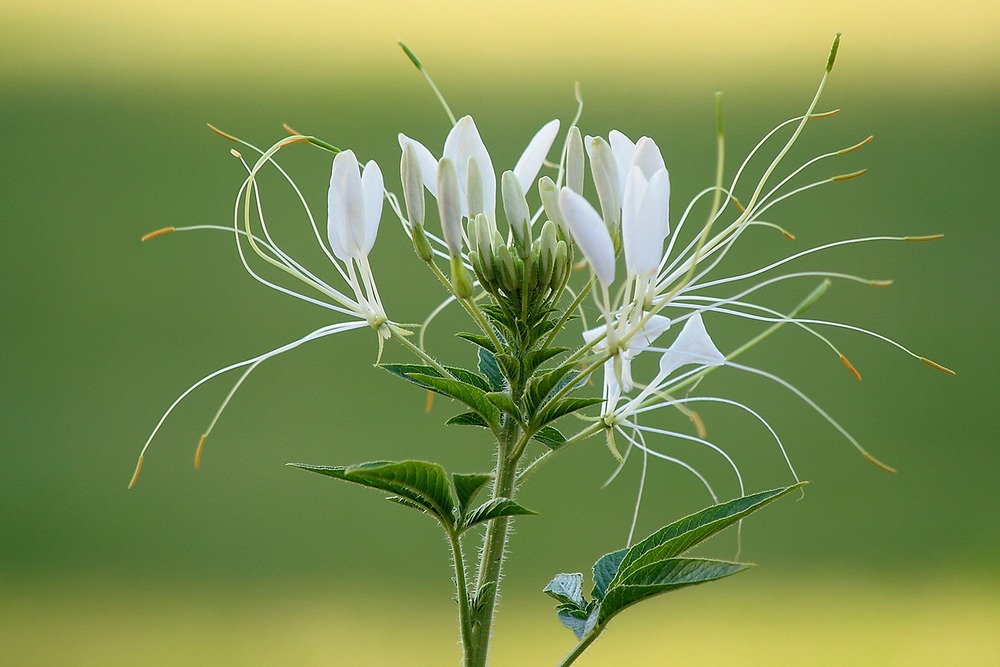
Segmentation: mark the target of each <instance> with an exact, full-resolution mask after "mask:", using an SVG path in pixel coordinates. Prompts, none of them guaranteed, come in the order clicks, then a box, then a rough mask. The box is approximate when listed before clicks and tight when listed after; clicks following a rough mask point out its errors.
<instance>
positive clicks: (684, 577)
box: [598, 558, 751, 624]
mask: <svg viewBox="0 0 1000 667" xmlns="http://www.w3.org/2000/svg"><path fill="white" fill-rule="evenodd" d="M748 567H751V566H750V565H749V564H747V563H728V562H726V561H719V560H706V559H702V558H668V559H666V560H661V561H656V562H654V563H649V564H647V565H644V566H643V567H640V568H637V569H633V570H632V571H631V572H630V573H629V575H628V576H627V577H625V578H624V579H622V580H621V581H619V582H615V583H613V584H612V586H611V588H610V589H608V592H607V595H606V596H605V597H604V599H603V600H601V604H600V613H599V615H598V622H599V623H601V624H604V623H607V622H608V621H609V620H610V619H611V617H612V616H614V615H615V614H618V613H619V612H621V611H622V610H623V609H625V608H627V607H630V606H631V605H633V604H635V603H637V602H641V601H642V600H647V599H649V598H651V597H653V596H655V595H660V594H662V593H667V592H669V591H673V590H677V589H678V588H684V587H686V586H693V585H695V584H702V583H705V582H708V581H715V580H716V579H722V578H723V577H728V576H730V575H732V574H736V573H737V572H741V571H743V570H745V569H747V568H748Z"/></svg>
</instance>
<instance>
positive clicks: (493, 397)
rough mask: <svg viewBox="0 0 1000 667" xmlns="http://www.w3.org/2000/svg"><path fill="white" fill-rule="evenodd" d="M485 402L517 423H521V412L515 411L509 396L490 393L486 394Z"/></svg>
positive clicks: (515, 407) (515, 408)
mask: <svg viewBox="0 0 1000 667" xmlns="http://www.w3.org/2000/svg"><path fill="white" fill-rule="evenodd" d="M486 400H487V401H489V402H490V403H492V404H493V405H495V406H497V407H498V408H500V411H501V412H504V413H506V414H508V415H510V416H511V417H513V418H514V419H515V420H516V421H517V422H519V423H520V422H521V411H520V410H518V409H517V406H516V405H515V404H514V401H513V399H511V397H510V395H509V394H505V393H500V392H495V391H491V392H489V393H488V394H486Z"/></svg>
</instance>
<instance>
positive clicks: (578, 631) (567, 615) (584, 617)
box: [556, 602, 600, 640]
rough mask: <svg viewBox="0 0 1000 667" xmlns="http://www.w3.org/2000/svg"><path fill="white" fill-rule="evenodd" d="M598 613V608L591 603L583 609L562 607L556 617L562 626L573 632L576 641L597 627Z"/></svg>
mask: <svg viewBox="0 0 1000 667" xmlns="http://www.w3.org/2000/svg"><path fill="white" fill-rule="evenodd" d="M599 613H600V608H599V607H598V606H597V605H595V604H594V603H593V602H591V603H590V605H589V606H588V607H587V608H585V609H579V608H575V607H563V608H561V609H559V611H557V612H556V617H557V618H558V619H559V621H560V622H561V623H562V624H563V625H565V626H566V627H567V628H569V629H570V630H572V631H573V634H574V635H576V638H577V640H581V639H583V638H584V637H586V636H587V635H588V634H589V633H590V631H591V630H593V629H594V626H595V625H597V617H598V614H599Z"/></svg>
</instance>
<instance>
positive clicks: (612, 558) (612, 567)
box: [590, 547, 628, 601]
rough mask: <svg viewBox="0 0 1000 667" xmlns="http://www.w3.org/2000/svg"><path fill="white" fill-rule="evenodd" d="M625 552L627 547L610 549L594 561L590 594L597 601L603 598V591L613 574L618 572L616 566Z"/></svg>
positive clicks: (619, 563) (613, 576)
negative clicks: (592, 588) (592, 583)
mask: <svg viewBox="0 0 1000 667" xmlns="http://www.w3.org/2000/svg"><path fill="white" fill-rule="evenodd" d="M627 552H628V548H627V547H626V548H624V549H619V550H618V551H612V552H611V553H609V554H604V555H603V556H601V557H600V558H598V559H597V562H596V563H594V590H593V591H591V593H590V594H591V595H593V596H594V597H595V598H597V600H598V601H600V600H603V599H604V595H605V593H607V592H608V586H610V585H611V582H612V581H613V580H614V578H615V575H616V574H618V567H619V566H620V565H621V562H622V559H623V558H625V554H626V553H627Z"/></svg>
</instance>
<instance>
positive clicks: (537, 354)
mask: <svg viewBox="0 0 1000 667" xmlns="http://www.w3.org/2000/svg"><path fill="white" fill-rule="evenodd" d="M568 349H569V348H568V347H547V348H544V349H541V350H535V351H534V352H529V353H528V354H526V355H524V359H523V360H522V363H523V364H524V372H525V373H526V374H528V375H531V374H532V373H534V372H535V369H536V368H538V367H539V366H541V365H542V364H544V363H545V362H546V361H548V360H549V359H551V358H552V357H554V356H557V355H559V354H562V353H563V352H565V351H566V350H568Z"/></svg>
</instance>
